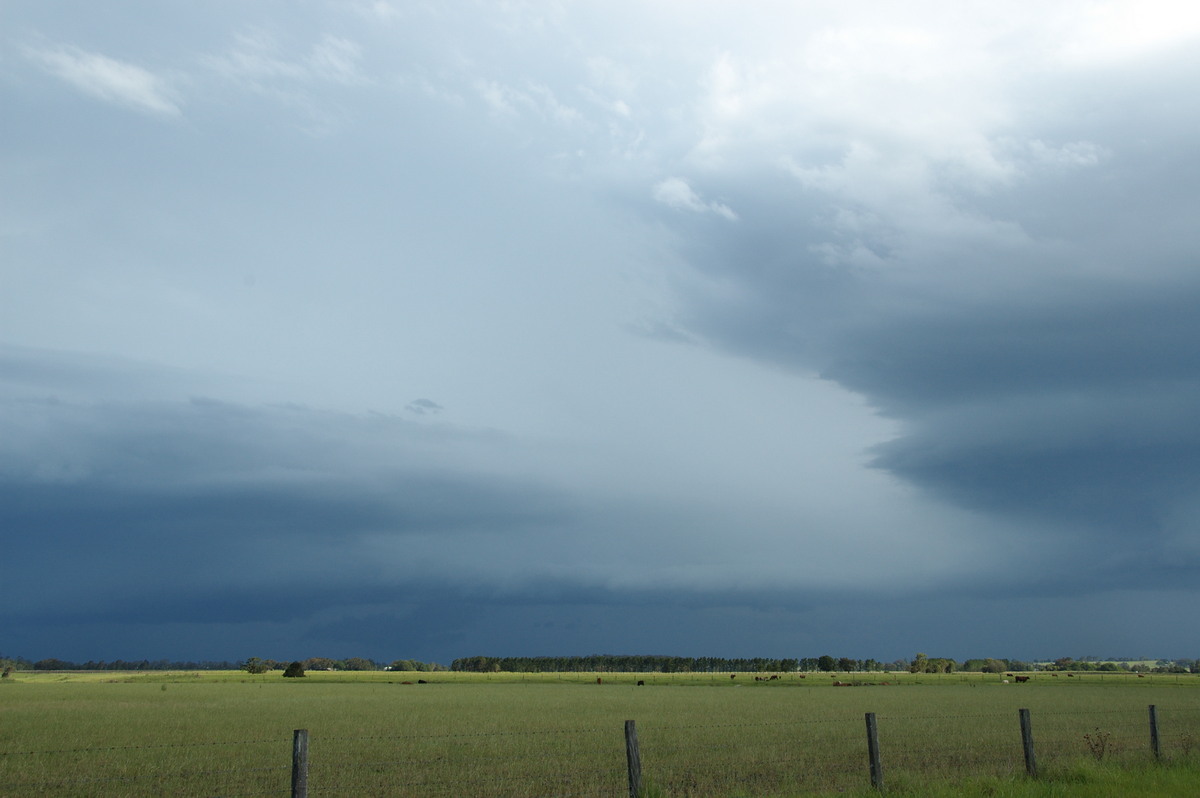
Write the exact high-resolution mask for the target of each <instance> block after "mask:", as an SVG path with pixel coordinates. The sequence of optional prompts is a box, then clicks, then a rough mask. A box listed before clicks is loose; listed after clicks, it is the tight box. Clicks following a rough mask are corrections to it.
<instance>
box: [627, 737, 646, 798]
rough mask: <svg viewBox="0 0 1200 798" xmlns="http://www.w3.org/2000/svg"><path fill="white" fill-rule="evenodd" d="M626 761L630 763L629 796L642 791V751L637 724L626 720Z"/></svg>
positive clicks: (636, 794)
mask: <svg viewBox="0 0 1200 798" xmlns="http://www.w3.org/2000/svg"><path fill="white" fill-rule="evenodd" d="M625 761H626V763H627V764H628V765H629V798H638V794H639V793H641V791H642V753H641V751H639V750H638V739H637V724H635V723H634V722H633V721H631V720H627V721H625Z"/></svg>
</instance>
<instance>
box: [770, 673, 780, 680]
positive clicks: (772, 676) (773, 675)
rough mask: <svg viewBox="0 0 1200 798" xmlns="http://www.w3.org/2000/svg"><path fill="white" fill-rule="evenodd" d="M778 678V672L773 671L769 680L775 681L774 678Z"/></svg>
mask: <svg viewBox="0 0 1200 798" xmlns="http://www.w3.org/2000/svg"><path fill="white" fill-rule="evenodd" d="M778 678H779V674H778V673H773V674H771V681H775V680H776V679H778Z"/></svg>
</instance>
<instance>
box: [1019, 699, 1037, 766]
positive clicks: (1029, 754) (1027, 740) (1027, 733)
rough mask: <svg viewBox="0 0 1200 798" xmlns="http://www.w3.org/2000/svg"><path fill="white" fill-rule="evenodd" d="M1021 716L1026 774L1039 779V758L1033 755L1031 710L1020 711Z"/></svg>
mask: <svg viewBox="0 0 1200 798" xmlns="http://www.w3.org/2000/svg"><path fill="white" fill-rule="evenodd" d="M1017 712H1018V713H1019V714H1020V716H1021V746H1022V747H1023V748H1024V749H1025V772H1026V773H1028V774H1029V776H1030V778H1034V779H1036V778H1037V758H1036V757H1035V756H1034V755H1033V725H1032V724H1031V723H1030V722H1029V710H1028V709H1018V710H1017Z"/></svg>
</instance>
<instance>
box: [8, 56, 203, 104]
mask: <svg viewBox="0 0 1200 798" xmlns="http://www.w3.org/2000/svg"><path fill="white" fill-rule="evenodd" d="M26 54H27V55H28V57H29V58H30V59H31V60H33V61H36V62H37V63H39V64H41V65H42V66H43V67H44V68H45V69H47V70H48V71H50V72H52V73H54V74H55V75H57V76H58V77H60V78H62V79H63V80H65V81H67V82H68V83H70V84H71V85H73V86H75V88H77V89H79V90H81V91H83V92H85V93H86V94H90V95H91V96H93V97H96V98H97V99H100V100H104V101H106V102H111V103H115V104H117V105H124V106H128V107H132V108H135V109H137V110H139V111H145V112H148V113H153V114H159V115H162V116H179V115H180V113H181V110H180V108H179V105H178V103H177V102H176V101H175V100H174V99H173V98H172V96H171V94H172V92H171V90H170V87H169V86H168V85H167V83H166V81H164V80H163V79H162V78H160V77H159V76H157V75H155V74H154V73H152V72H150V71H148V70H145V69H143V68H142V67H139V66H136V65H134V64H130V63H126V62H124V61H118V60H116V59H115V58H109V57H108V56H106V55H100V54H99V53H89V52H87V51H85V50H81V49H79V48H78V47H59V48H56V49H48V50H34V49H30V50H27V51H26Z"/></svg>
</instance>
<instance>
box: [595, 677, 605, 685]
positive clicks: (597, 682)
mask: <svg viewBox="0 0 1200 798" xmlns="http://www.w3.org/2000/svg"><path fill="white" fill-rule="evenodd" d="M596 684H604V680H603V679H601V678H600V677H599V676H597V677H596Z"/></svg>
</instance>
